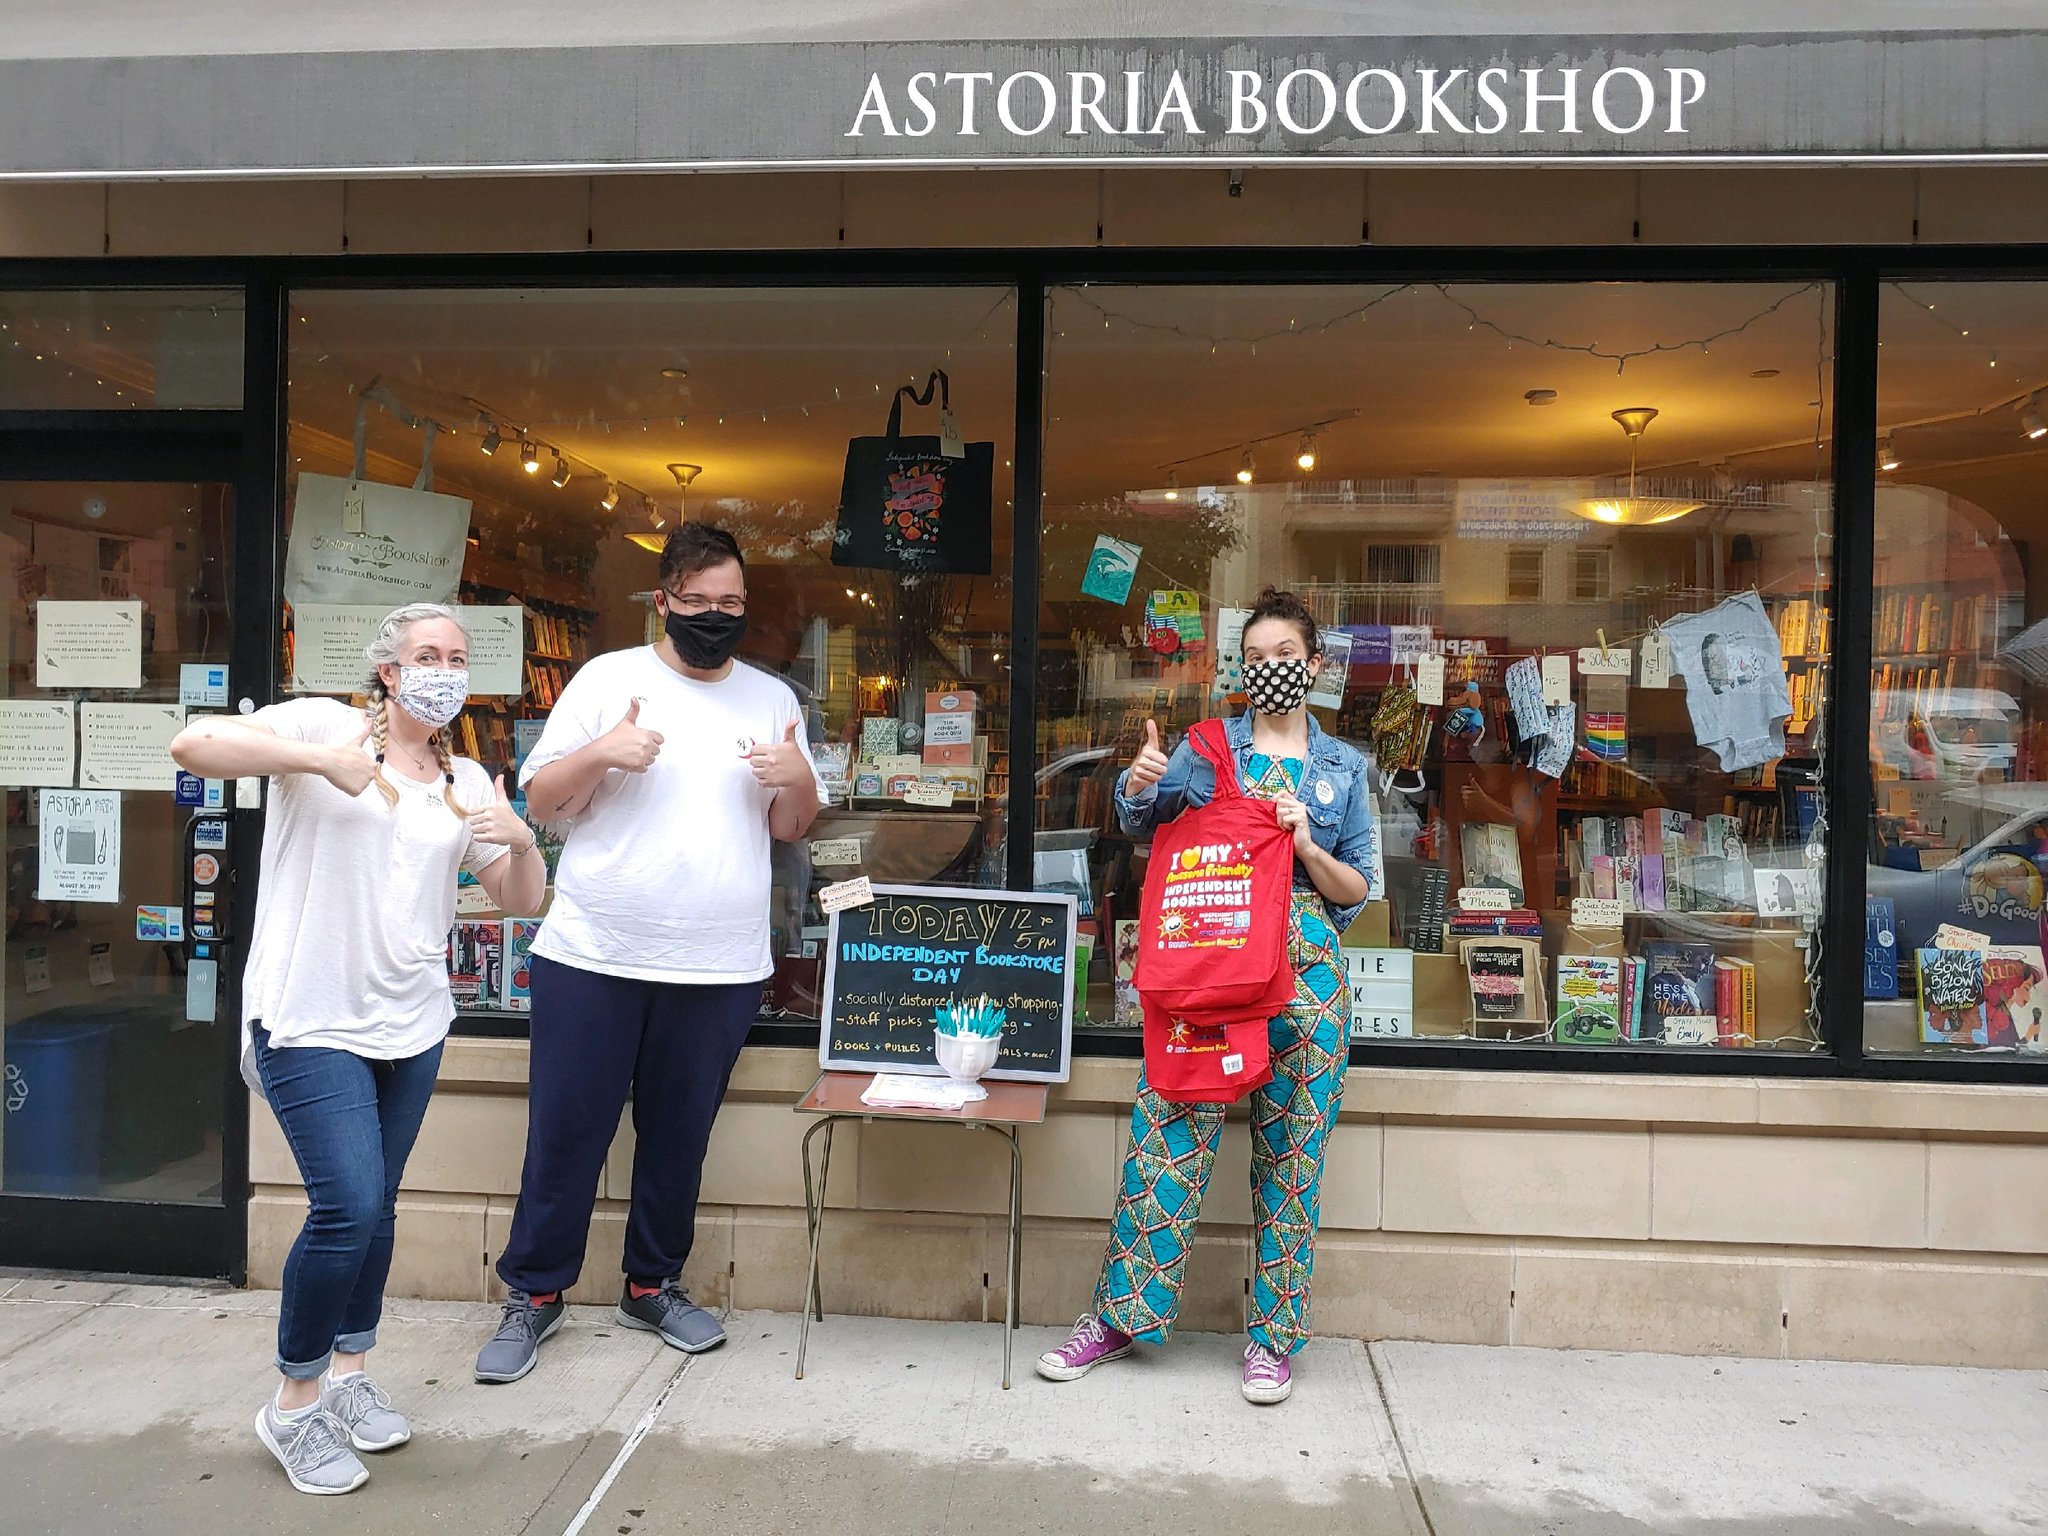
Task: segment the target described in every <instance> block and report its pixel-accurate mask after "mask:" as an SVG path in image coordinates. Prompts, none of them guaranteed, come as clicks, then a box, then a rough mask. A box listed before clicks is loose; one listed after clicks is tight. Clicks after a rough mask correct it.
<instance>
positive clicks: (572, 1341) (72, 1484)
mask: <svg viewBox="0 0 2048 1536" xmlns="http://www.w3.org/2000/svg"><path fill="white" fill-rule="evenodd" d="M275 1308H276V1298H275V1296H274V1295H269V1294H263V1293H242V1292H233V1291H213V1290H207V1289H203V1288H187V1287H155V1286H143V1285H133V1286H124V1285H109V1284H98V1283H94V1282H88V1281H78V1280H72V1281H66V1280H62V1279H41V1278H27V1279H20V1280H11V1279H8V1278H6V1277H0V1531H4V1532H6V1533H7V1536H30V1533H42V1532H62V1533H65V1536H86V1533H100V1532H107V1533H112V1532H121V1533H130V1532H138V1531H140V1532H148V1533H150V1536H186V1533H193V1536H197V1533H201V1532H205V1533H209V1536H210V1533H212V1532H216V1531H220V1530H265V1529H270V1530H276V1529H286V1528H289V1529H291V1530H294V1531H305V1532H319V1531H327V1530H332V1531H336V1532H343V1531H346V1532H365V1533H393V1536H397V1533H408V1536H409V1533H413V1532H419V1531H430V1530H442V1531H450V1532H462V1533H470V1532H478V1533H481V1532H507V1533H512V1532H519V1533H526V1532H531V1533H536V1536H539V1533H545V1536H561V1533H565V1532H575V1533H577V1536H583V1533H593V1536H595V1533H602V1536H641V1533H645V1536H672V1533H681V1532H684V1531H690V1532H707V1531H708V1532H712V1533H753V1532H809V1531H827V1530H829V1531H833V1532H835V1533H845V1536H867V1533H875V1536H881V1533H885V1532H887V1533H924V1532H932V1533H940V1532H1001V1533H1004V1536H1018V1533H1023V1532H1035V1531H1048V1532H1092V1531H1105V1532H1116V1533H1119V1536H1124V1533H1138V1532H1152V1531H1158V1532H1162V1533H1164V1532H1174V1533H1177V1536H1187V1533H1199V1532H1211V1531H1214V1532H1231V1533H1236V1532H1244V1531H1256V1532H1260V1533H1262V1536H1263V1533H1288V1532H1328V1531H1340V1530H1341V1531H1353V1532H1359V1533H1371V1536H1383V1533H1384V1536H1509V1533H1513V1536H1531V1533H1539V1532H1540V1533H1553V1536H1593V1533H1601V1536H1605V1533H1610V1532H1622V1531H1658V1532H1678V1533H1685V1536H1724V1533H1735V1532H1747V1531H1757V1532H1764V1531H1769V1532H1789V1533H1799V1536H1808V1533H1811V1536H1820V1533H1830V1536H1833V1533H1841V1536H1848V1533H1851V1532H1854V1533H1857V1536H1863V1533H1873V1532H1893V1531H1897V1532H1907V1531H1911V1532H1915V1533H1919V1536H1929V1533H1950V1532H1953V1533H1957V1536H1962V1533H1971V1536H1978V1533H1987V1536H1989V1533H2006V1532H2024V1531H2048V1514H2044V1513H2043V1511H2044V1509H2048V1373H2030V1372H1992V1371H1950V1370H1932V1369H1914V1368H1901V1367H1881V1366H1859V1365H1824V1364H1821V1365H1817V1364H1811V1363H1781V1362H1763V1361H1724V1360H1698V1359H1681V1358H1673V1357H1666V1356H1652V1355H1581V1354H1563V1353H1550V1352H1544V1351H1537V1350H1511V1349H1476V1348H1462V1347H1452V1346H1442V1345H1421V1344H1381V1345H1374V1346H1371V1347H1370V1348H1368V1347H1366V1346H1364V1345H1360V1344H1356V1343H1352V1342H1349V1341H1344V1340H1328V1341H1322V1342H1319V1343H1317V1344H1316V1345H1314V1346H1313V1347H1312V1348H1311V1349H1310V1350H1309V1351H1308V1353H1307V1354H1305V1355H1304V1356H1302V1357H1300V1360H1299V1369H1298V1370H1297V1373H1296V1381H1297V1386H1296V1390H1295V1395H1294V1398H1293V1400H1292V1401H1291V1402H1289V1403H1287V1404H1286V1405H1285V1406H1283V1407H1280V1408H1276V1409H1254V1408H1251V1407H1249V1406H1248V1405H1246V1404H1245V1403H1244V1402H1243V1401H1241V1400H1240V1399H1239V1397H1238V1395H1237V1361H1238V1351H1239V1349H1240V1347H1241V1346H1240V1344H1239V1341H1237V1340H1235V1339H1230V1338H1224V1337H1219V1336H1215V1335H1191V1336H1188V1337H1186V1338H1183V1339H1181V1340H1179V1341H1177V1342H1176V1343H1175V1344H1174V1345H1173V1346H1172V1347H1170V1348H1168V1349H1165V1350H1156V1351H1147V1352H1145V1353H1144V1354H1143V1356H1142V1357H1141V1358H1139V1359H1137V1360H1134V1361H1130V1362H1126V1363H1122V1364H1119V1365H1114V1366H1109V1367H1105V1368H1104V1369H1103V1370H1101V1371H1098V1372H1097V1373H1096V1374H1095V1375H1093V1376H1091V1377H1089V1378H1088V1379H1087V1380H1085V1381H1082V1382H1078V1383H1074V1384H1072V1385H1069V1386H1065V1387H1053V1386H1050V1385H1048V1384H1047V1383H1044V1382H1041V1381H1039V1380H1037V1379H1036V1378H1035V1377H1032V1376H1029V1375H1028V1374H1026V1375H1024V1376H1022V1377H1020V1379H1019V1380H1018V1382H1017V1385H1016V1388H1015V1390H1013V1391H1011V1392H1008V1393H1005V1392H1003V1391H1002V1390H1001V1389H1000V1386H999V1379H1000V1373H1001V1337H1000V1334H999V1332H998V1331H997V1329H996V1328H994V1327H992V1326H972V1325H960V1324H938V1323H900V1322H889V1321H883V1320H877V1319H861V1318H838V1317H834V1318H828V1319H827V1321H826V1322H825V1323H823V1324H822V1325H819V1326H817V1327H816V1328H814V1330H813V1332H812V1338H811V1360H810V1370H809V1377H808V1379H807V1380H805V1381H802V1382H798V1381H794V1380H792V1379H791V1369H792V1364H793V1361H794V1355H795V1347H796V1320H795V1319H794V1318H791V1317H783V1316H774V1315H766V1314H741V1315H738V1316H736V1317H734V1318H733V1319H731V1320H730V1321H729V1323H728V1329H729V1332H730V1334H731V1337H732V1342H731V1344H730V1345H729V1346H728V1347H726V1348H725V1349H723V1350H720V1351H718V1352H716V1353H714V1354H711V1355H707V1356H703V1357H701V1358H699V1359H696V1360H686V1359H685V1358H684V1357H682V1356H680V1355H677V1354H674V1353H672V1352H670V1351H668V1350H665V1349H662V1348H660V1347H659V1346H658V1345H657V1344H655V1343H654V1342H653V1341H652V1340H651V1339H650V1338H649V1337H648V1336H647V1335H645V1334H641V1333H633V1332H629V1331H627V1330H625V1329H623V1328H619V1327H617V1326H615V1325H614V1324H613V1323H612V1321H611V1315H610V1313H609V1311H608V1310H603V1309H595V1310H592V1309H584V1310H580V1311H579V1312H578V1313H577V1315H576V1316H575V1318H574V1320H573V1322H572V1324H571V1325H570V1326H569V1327H567V1328H565V1329H563V1330H562V1332H561V1333H560V1334H558V1335H557V1336H556V1337H555V1338H554V1339H553V1340H551V1341H550V1342H549V1343H548V1344H547V1345H546V1346H545V1349H544V1352H543V1361H542V1366H541V1369H539V1370H538V1371H536V1372H535V1373H534V1375H533V1376H531V1377H529V1378H528V1379H527V1380H526V1381H524V1382H521V1383H518V1384H516V1385H514V1386H510V1387H492V1388H484V1387H478V1386H476V1385H475V1384H474V1383H473V1382H472V1381H471V1380H470V1374H469V1369H470V1362H471V1359H472V1358H473V1356H474V1353H475V1350H476V1347H477V1345H478V1343H479V1342H480V1341H481V1340H482V1338H483V1337H484V1336H485V1335H486V1334H487V1333H488V1331H489V1329H490V1327H491V1326H492V1324H493V1323H494V1322H495V1319H496V1312H495V1310H494V1309H489V1308H484V1307H478V1306H473V1305H464V1304H453V1303H448V1304H443V1303H429V1302H412V1303H407V1302H397V1303H394V1304H393V1305H392V1307H391V1315H390V1316H389V1317H387V1319H386V1323H385V1328H384V1339H383V1346H382V1347H381V1348H380V1349H379V1350H378V1352H377V1355H376V1358H375V1365H376V1370H377V1375H378V1377H379V1379H380V1380H381V1381H382V1382H383V1383H384V1385H385V1386H386V1387H387V1388H389V1389H390V1390H391V1392H392V1394H393V1396H394V1397H395V1398H396V1399H397V1401H398V1403H399V1404H400V1406H402V1407H403V1408H405V1409H406V1410H407V1411H408V1412H409V1413H410V1414H411V1415H412V1417H413V1420H414V1423H415V1426H416V1428H417V1435H416V1438H415V1440H414V1443H413V1444H412V1445H410V1446H407V1447H406V1448H404V1449H403V1450H401V1451H398V1452H396V1453H393V1454H392V1455H390V1456H386V1457H380V1458H373V1459H372V1460H371V1473H372V1480H371V1482H370V1485H369V1486H368V1487H367V1488H365V1489H363V1490H362V1491H361V1492H359V1493H357V1494H354V1495H352V1496H350V1497H348V1498H345V1499H309V1498H305V1497H303V1496H301V1495H298V1494H295V1493H293V1492H292V1491H291V1490H290V1488H289V1487H288V1486H287V1484H286V1483H285V1481H284V1478H283V1476H282V1474H281V1473H280V1472H279V1470H278V1468H277V1467H276V1465H275V1464H274V1463H273V1462H272V1461H271V1460H270V1459H269V1457H268V1455H267V1454H266V1453H265V1452H264V1451H263V1450H262V1449H261V1447H260V1446H258V1445H257V1443H256V1441H255V1438H254V1436H253V1434H252V1433H251V1430H250V1422H251V1420H252V1419H253V1418H254V1416H255V1412H256V1408H257V1406H258V1404H259V1403H260V1402H261V1401H262V1397H263V1394H264V1393H265V1392H266V1391H267V1390H268V1387H269V1382H268V1371H267V1364H266V1362H267V1361H268V1359H269V1356H270V1351H271V1347H272V1333H273V1328H274V1317H275ZM1052 1342H1056V1336H1055V1335H1054V1334H1052V1333H1051V1332H1049V1331H1047V1330H1043V1329H1027V1330H1025V1332H1024V1334H1023V1335H1022V1336H1021V1337H1020V1340H1019V1343H1018V1363H1019V1366H1020V1368H1027V1362H1028V1361H1029V1360H1030V1358H1031V1357H1032V1356H1033V1355H1035V1354H1036V1353H1037V1352H1038V1351H1039V1350H1041V1349H1044V1348H1045V1347H1047V1345H1048V1344H1049V1343H1052ZM1027 1370H1028V1368H1027ZM286 1522H289V1525H288V1526H287V1525H286Z"/></svg>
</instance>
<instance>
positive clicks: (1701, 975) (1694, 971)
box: [1555, 940, 1756, 1046]
mask: <svg viewBox="0 0 2048 1536" xmlns="http://www.w3.org/2000/svg"><path fill="white" fill-rule="evenodd" d="M1555 1024H1556V1035H1557V1039H1558V1041H1559V1042H1560V1043H1561V1044H1566V1045H1612V1044H1616V1043H1619V1042H1621V1041H1623V1040H1632V1041H1639V1042H1649V1043H1660V1044H1664V1045H1722V1046H1744V1045H1754V1044H1755V1043H1756V965H1755V963H1754V962H1752V961H1750V960H1747V959H1744V958H1742V957H1740V956H1732V957H1725V958H1724V957H1722V956H1718V955H1716V954H1715V953H1714V951H1713V949H1712V948H1711V947H1709V946H1707V945H1704V944H1682V943H1675V942H1666V941H1663V940H1657V941H1653V942H1651V943H1649V944H1646V945H1645V946H1644V947H1643V953H1642V954H1640V955H1560V956H1558V959H1557V1012H1556V1017H1555Z"/></svg>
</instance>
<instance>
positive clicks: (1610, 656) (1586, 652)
mask: <svg viewBox="0 0 2048 1536" xmlns="http://www.w3.org/2000/svg"><path fill="white" fill-rule="evenodd" d="M1632 659H1633V653H1631V652H1630V651H1628V650H1626V649H1621V648H1617V649H1615V650H1611V651H1603V650H1601V649H1600V647H1598V646H1597V645H1588V646H1581V647H1580V648H1579V674H1580V676H1582V677H1627V676H1628V673H1629V663H1630V661H1631V660H1632Z"/></svg>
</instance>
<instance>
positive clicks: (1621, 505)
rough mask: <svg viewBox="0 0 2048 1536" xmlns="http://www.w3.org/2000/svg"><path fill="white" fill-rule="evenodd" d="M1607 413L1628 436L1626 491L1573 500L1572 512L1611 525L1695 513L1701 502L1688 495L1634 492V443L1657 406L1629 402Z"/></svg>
mask: <svg viewBox="0 0 2048 1536" xmlns="http://www.w3.org/2000/svg"><path fill="white" fill-rule="evenodd" d="M1610 414H1612V416H1613V417H1614V424H1615V425H1616V426H1618V427H1620V428H1621V430H1622V432H1623V433H1624V434H1625V435H1626V436H1627V438H1628V494H1627V495H1626V496H1591V497H1588V498H1587V499H1586V500H1584V501H1579V502H1574V503H1572V511H1573V512H1575V513H1576V514H1578V515H1579V516H1580V517H1583V518H1584V519H1585V520H1586V521H1587V522H1589V523H1605V524H1607V525H1608V526H1609V527H1614V528H1646V527H1649V526H1651V525H1652V524H1656V523H1672V522H1676V521H1677V520H1678V519H1679V518H1681V517H1684V516H1685V515H1686V513H1688V512H1697V511H1698V510H1699V509H1700V508H1701V506H1703V505H1704V503H1703V502H1700V501H1697V500H1694V499H1692V498H1690V497H1679V496H1638V495H1637V494H1636V446H1637V444H1639V443H1640V442H1641V441H1642V438H1643V433H1644V432H1646V431H1648V430H1649V426H1650V423H1651V422H1652V421H1655V420H1656V419H1657V408H1656V407H1655V406H1653V405H1631V406H1628V407H1626V408H1624V409H1622V410H1619V411H1614V412H1611V413H1610Z"/></svg>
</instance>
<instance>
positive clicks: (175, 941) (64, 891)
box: [0, 439, 260, 1276]
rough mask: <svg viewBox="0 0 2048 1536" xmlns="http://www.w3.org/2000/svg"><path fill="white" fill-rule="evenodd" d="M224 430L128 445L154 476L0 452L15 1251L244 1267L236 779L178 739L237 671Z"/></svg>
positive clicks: (0, 1202)
mask: <svg viewBox="0 0 2048 1536" xmlns="http://www.w3.org/2000/svg"><path fill="white" fill-rule="evenodd" d="M218 450H219V451H210V450H208V449H207V448H206V447H204V446H203V445H202V444H201V443H199V442H198V441H196V440H189V439H188V440H187V441H186V442H184V443H181V444H179V445H178V451H176V452H174V453H170V454H165V455H160V456H157V457H155V458H153V459H152V458H151V457H150V456H148V455H146V454H144V455H141V456H137V455H135V454H132V453H130V454H123V455H121V456H120V459H119V464H120V467H119V468H118V469H116V470H115V471H114V472H115V473H117V474H121V475H130V474H132V475H133V476H135V477H134V478H94V477H92V476H89V475H84V474H74V473H70V471H72V470H73V469H75V468H79V467H82V466H77V465H73V464H70V463H55V464H53V463H51V462H50V461H49V460H48V458H47V457H45V456H43V455H40V454H37V455H30V456H28V458H29V462H26V463H25V462H24V459H23V458H21V457H18V456H15V455H12V454H9V455H5V456H0V547H4V548H5V551H6V558H7V571H8V578H9V579H8V580H7V585H6V606H5V627H4V630H0V656H4V658H5V663H6V686H5V688H4V690H0V795H4V799H5V828H6V888H7V928H6V944H5V969H4V974H0V1046H4V1056H5V1089H4V1104H5V1110H4V1115H0V1263H5V1264H9V1265H25V1266H38V1267H42V1266H47V1267H53V1268H62V1269H81V1270H97V1271H119V1272H124V1273H131V1274H178V1275H230V1276H231V1275H234V1274H235V1273H236V1272H237V1271H238V1270H239V1269H240V1267H241V1253H240V1250H241V1247H242V1239H241V1235H240V1234H241V1232H242V1219H243V1213H242V1210H241V1200H242V1186H243V1182H244V1168H245V1166H246V1145H245V1142H246V1130H245V1127H244V1126H232V1127H231V1126H230V1124H229V1119H230V1116H235V1117H241V1116H244V1115H245V1113H246V1110H245V1105H246V1103H247V1099H246V1096H245V1095H243V1094H242V1093H241V1092H240V1091H239V1090H238V1087H237V1085H236V1081H235V1077H234V1057H235V1051H236V1034H237V1030H236V1023H235V1019H234V1012H233V1008H232V991H233V989H232V986H231V978H232V975H233V967H232V965H231V964H230V963H228V962H229V960H230V957H231V956H232V953H233V944H232V939H231V937H226V938H225V941H224V936H231V935H232V934H233V933H235V932H236V931H237V929H238V924H237V922H236V918H237V915H238V913H237V890H238V887H237V884H236V870H235V868H234V851H233V850H234V847H235V844H236V842H237V839H236V838H235V837H234V836H232V835H231V831H232V819H233V815H234V810H233V807H234V801H235V786H234V785H232V784H228V785H220V784H206V783H200V782H197V781H193V780H190V779H187V778H182V777H181V776H180V775H179V774H178V773H177V770H176V768H175V766H174V765H173V764H172V762H171V760H170V756H169V753H168V751H167V747H168V743H169V740H170V737H171V735H172V734H173V733H174V732H175V731H176V730H177V728H178V726H179V725H180V724H181V723H182V721H183V720H184V718H185V717H186V716H187V715H188V714H190V713H193V712H197V711H203V710H231V709H233V708H234V707H235V704H236V701H237V700H238V699H239V697H240V695H239V694H238V693H237V692H236V691H235V689H234V687H233V686H232V684H233V683H234V682H235V681H237V680H235V679H233V678H232V675H231V668H230V662H231V655H230V650H231V647H230V636H231V634H232V630H233V626H232V624H231V620H230V598H231V596H232V594H233V592H234V585H233V569H232V567H233V558H234V548H235V540H234V528H233V522H234V516H235V511H234V507H233V497H232V494H231V490H230V484H231V482H232V480H233V479H234V476H235V473H236V460H235V452H236V450H235V448H234V445H233V443H232V441H228V442H224V443H221V444H219V445H218ZM97 464H98V472H99V474H100V475H102V476H104V475H105V474H106V473H107V472H108V470H107V466H108V464H109V460H108V459H107V458H105V457H102V458H100V459H99V460H98V461H97ZM10 473H14V474H20V475H21V476H22V477H21V478H7V476H8V475H9V474H10ZM45 474H47V475H48V478H39V476H42V475H45ZM151 475H162V476H163V478H146V477H147V476H151ZM257 606H260V605H257ZM249 617H250V622H255V613H254V606H252V608H251V611H250V616H249ZM243 841H246V839H244V840H243ZM248 873H249V874H250V875H251V876H253V871H251V872H248ZM252 887H253V879H245V880H244V881H243V882H242V887H241V888H243V889H247V888H252ZM209 918H210V927H209Z"/></svg>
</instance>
